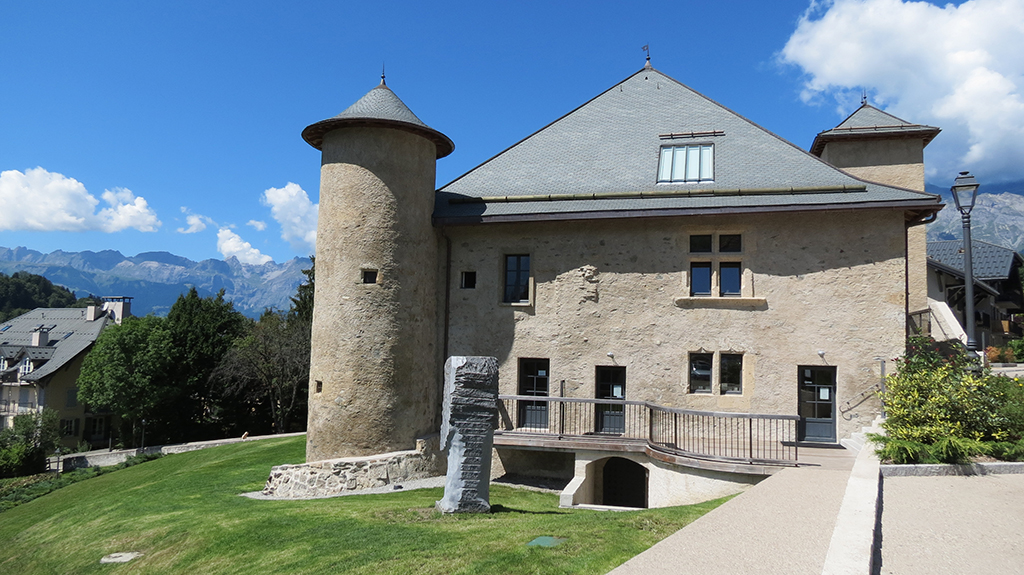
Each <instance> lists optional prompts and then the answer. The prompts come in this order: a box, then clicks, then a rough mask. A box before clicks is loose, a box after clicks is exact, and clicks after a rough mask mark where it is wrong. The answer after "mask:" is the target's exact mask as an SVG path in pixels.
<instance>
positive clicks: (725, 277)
mask: <svg viewBox="0 0 1024 575" xmlns="http://www.w3.org/2000/svg"><path fill="white" fill-rule="evenodd" d="M718 272H719V278H718V281H719V292H720V294H719V295H740V284H741V283H742V282H741V270H740V263H739V262H722V263H721V264H719V266H718Z"/></svg>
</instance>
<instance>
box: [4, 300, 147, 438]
mask: <svg viewBox="0 0 1024 575" xmlns="http://www.w3.org/2000/svg"><path fill="white" fill-rule="evenodd" d="M103 300H104V301H103V305H101V306H89V307H85V308H36V309H34V310H32V311H30V312H28V313H26V314H22V315H20V316H18V317H16V318H14V319H11V320H9V321H7V322H5V323H3V324H0V428H3V427H11V426H12V425H13V424H14V418H15V417H16V416H18V415H20V414H24V413H30V412H38V411H42V410H43V409H44V408H49V409H53V410H55V411H56V412H57V414H58V417H59V418H60V432H61V446H62V447H66V448H69V449H70V448H74V447H76V446H78V445H80V444H82V443H90V444H92V445H95V446H97V447H100V446H103V447H106V446H107V444H108V440H109V439H110V437H111V430H112V429H113V426H114V424H115V423H116V421H115V417H116V416H114V415H113V414H112V413H111V412H110V411H109V410H106V409H104V408H102V407H99V406H90V405H86V404H85V403H82V402H81V401H79V400H78V374H79V373H80V372H81V370H82V361H84V359H85V356H86V354H87V353H88V352H89V350H90V349H92V345H93V344H94V343H95V342H96V338H97V337H99V335H100V332H102V331H103V328H105V327H106V326H107V325H111V324H115V323H117V324H120V323H121V320H122V319H123V318H124V317H128V316H130V315H131V300H132V298H130V297H125V296H111V297H105V298H103Z"/></svg>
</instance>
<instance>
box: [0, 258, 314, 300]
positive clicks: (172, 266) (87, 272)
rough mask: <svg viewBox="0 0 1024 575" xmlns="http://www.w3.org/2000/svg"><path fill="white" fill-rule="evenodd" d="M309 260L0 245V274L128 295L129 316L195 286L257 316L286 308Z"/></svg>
mask: <svg viewBox="0 0 1024 575" xmlns="http://www.w3.org/2000/svg"><path fill="white" fill-rule="evenodd" d="M310 265H311V261H310V259H309V258H294V259H291V260H289V261H286V262H284V263H280V264H277V263H274V262H269V263H266V264H263V265H251V264H243V263H241V262H239V261H238V259H237V258H235V257H231V258H228V259H227V260H214V259H209V260H203V261H201V262H194V261H192V260H190V259H188V258H184V257H181V256H176V255H174V254H172V253H169V252H146V253H141V254H138V255H136V256H131V257H126V256H124V255H123V254H121V252H118V251H114V250H103V251H100V252H92V251H84V252H65V251H62V250H57V251H55V252H51V253H48V254H44V253H42V252H37V251H35V250H30V249H27V248H24V247H17V248H14V249H9V248H4V247H0V272H3V273H6V274H12V273H14V272H16V271H27V272H31V273H34V274H38V275H41V276H44V277H46V278H47V279H49V280H50V281H52V282H53V283H55V284H60V285H62V286H64V287H66V288H68V289H70V290H71V291H73V292H75V295H76V296H78V297H83V296H86V295H89V294H94V295H98V296H111V295H117V296H131V297H133V298H135V299H134V300H133V301H132V314H133V315H139V316H141V315H146V314H149V313H153V314H156V315H166V314H167V312H168V311H169V310H170V309H171V305H173V304H174V301H175V300H176V299H177V298H178V295H180V294H183V293H186V292H187V291H188V290H189V289H190V288H192V287H195V288H196V291H197V292H199V295H200V296H203V297H206V296H211V295H216V293H217V292H218V291H220V290H221V289H223V290H224V297H225V299H227V300H228V301H231V302H233V303H234V305H235V309H237V310H238V311H240V312H242V313H244V314H245V315H247V316H249V317H258V316H259V314H260V313H262V312H263V310H264V309H265V308H268V307H273V308H277V309H281V310H285V309H288V306H289V305H290V304H291V300H290V298H291V296H293V295H295V290H296V288H297V287H298V286H299V284H301V283H302V282H303V281H305V279H306V276H304V275H303V274H302V270H304V269H309V267H310Z"/></svg>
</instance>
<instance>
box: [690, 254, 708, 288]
mask: <svg viewBox="0 0 1024 575" xmlns="http://www.w3.org/2000/svg"><path fill="white" fill-rule="evenodd" d="M690 295H691V296H696V295H711V262H693V263H691V264H690Z"/></svg>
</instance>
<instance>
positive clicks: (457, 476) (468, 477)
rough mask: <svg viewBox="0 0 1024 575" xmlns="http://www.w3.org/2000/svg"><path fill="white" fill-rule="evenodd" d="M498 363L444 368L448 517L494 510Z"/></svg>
mask: <svg viewBox="0 0 1024 575" xmlns="http://www.w3.org/2000/svg"><path fill="white" fill-rule="evenodd" d="M497 402H498V360H497V358H494V357H463V356H455V357H450V358H448V361H447V362H445V364H444V408H443V409H444V419H443V420H442V423H441V449H443V450H445V451H446V452H447V454H448V474H447V477H446V479H445V485H444V498H443V499H441V500H440V501H438V502H437V508H438V510H440V511H441V512H443V513H486V512H489V511H490V510H491V503H490V481H491V447H492V446H493V444H494V426H495V424H496V423H497V419H498V403H497Z"/></svg>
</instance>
